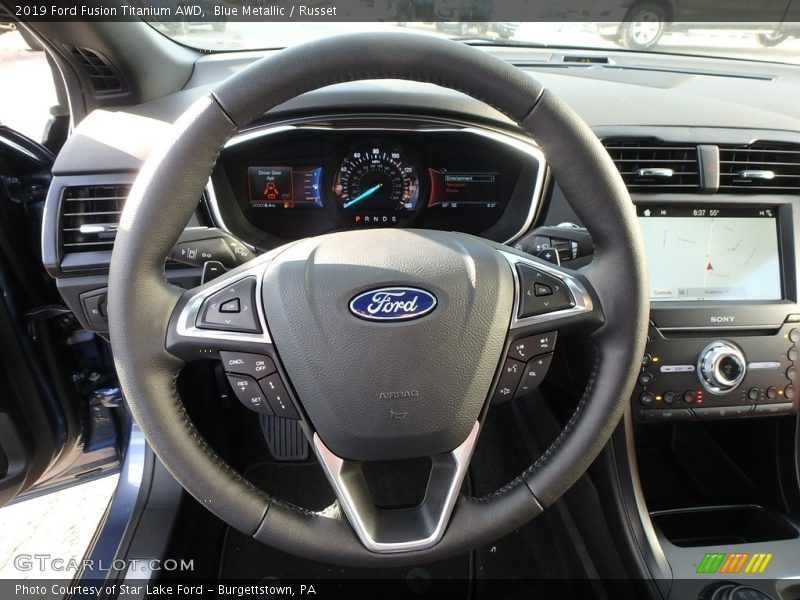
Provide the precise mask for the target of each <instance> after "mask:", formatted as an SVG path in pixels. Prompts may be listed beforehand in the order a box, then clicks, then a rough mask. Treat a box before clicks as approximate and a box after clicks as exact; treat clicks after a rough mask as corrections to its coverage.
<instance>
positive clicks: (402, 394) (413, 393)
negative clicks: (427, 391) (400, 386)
mask: <svg viewBox="0 0 800 600" xmlns="http://www.w3.org/2000/svg"><path fill="white" fill-rule="evenodd" d="M417 397H419V390H401V391H399V392H381V393H380V394H378V399H379V400H396V399H397V398H417Z"/></svg>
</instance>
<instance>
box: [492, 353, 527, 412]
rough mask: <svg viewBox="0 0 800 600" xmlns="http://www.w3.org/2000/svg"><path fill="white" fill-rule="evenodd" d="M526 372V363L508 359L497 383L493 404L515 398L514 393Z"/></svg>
mask: <svg viewBox="0 0 800 600" xmlns="http://www.w3.org/2000/svg"><path fill="white" fill-rule="evenodd" d="M524 370H525V363H524V362H520V361H518V360H514V359H513V358H507V359H506V362H504V363H503V372H502V373H501V374H500V380H499V381H498V382H497V387H496V388H495V390H494V395H493V396H492V402H503V401H505V400H511V398H513V397H514V392H515V391H516V390H517V385H518V384H519V380H520V378H521V377H522V374H523V372H524Z"/></svg>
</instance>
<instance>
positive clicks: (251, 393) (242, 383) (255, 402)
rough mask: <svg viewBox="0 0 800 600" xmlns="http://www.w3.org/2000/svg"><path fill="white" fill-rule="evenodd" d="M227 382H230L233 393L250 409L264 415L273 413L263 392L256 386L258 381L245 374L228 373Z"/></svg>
mask: <svg viewBox="0 0 800 600" xmlns="http://www.w3.org/2000/svg"><path fill="white" fill-rule="evenodd" d="M228 383H230V384H231V388H232V389H233V393H234V394H236V397H237V398H238V399H239V402H241V403H242V404H244V405H245V406H246V407H247V408H249V409H250V410H254V411H256V412H258V413H264V414H266V415H272V414H275V413H273V412H272V409H271V408H270V406H269V402H267V399H266V397H265V396H264V392H262V391H261V388H260V387H259V386H258V382H257V381H256V380H255V379H253V378H252V377H248V376H247V375H228Z"/></svg>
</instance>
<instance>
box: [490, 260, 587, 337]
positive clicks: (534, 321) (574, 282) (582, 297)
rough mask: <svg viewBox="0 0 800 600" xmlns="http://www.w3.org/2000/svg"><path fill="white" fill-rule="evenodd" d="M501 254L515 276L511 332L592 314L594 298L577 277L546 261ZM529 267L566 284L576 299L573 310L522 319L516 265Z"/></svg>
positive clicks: (520, 292) (520, 293)
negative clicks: (565, 318)
mask: <svg viewBox="0 0 800 600" xmlns="http://www.w3.org/2000/svg"><path fill="white" fill-rule="evenodd" d="M500 254H502V255H503V257H505V259H506V260H507V261H508V263H509V264H510V265H511V272H512V274H513V275H514V289H515V290H516V293H515V294H514V311H513V313H512V315H511V325H510V326H509V329H510V330H512V331H513V330H514V329H518V328H520V327H526V326H529V325H538V324H539V323H547V322H550V321H558V320H559V319H563V318H564V317H571V316H575V315H580V314H584V313H590V312H592V310H593V309H594V303H593V302H592V297H591V296H590V295H589V292H588V291H587V290H586V288H585V287H584V285H583V284H582V283H581V282H580V280H579V279H578V278H577V277H574V276H572V275H570V274H569V273H567V272H566V271H565V270H562V269H556V268H554V267H551V266H550V265H549V264H547V263H545V262H544V261H537V260H533V259H527V258H524V257H522V256H519V255H518V254H513V253H511V252H505V251H503V250H500ZM518 264H521V265H528V266H530V267H533V268H534V269H537V270H539V271H542V272H544V273H546V274H548V275H551V276H552V277H556V278H557V279H560V280H561V281H562V282H564V285H566V286H567V289H568V290H569V291H570V293H571V294H572V297H573V298H574V299H575V306H573V307H571V308H565V309H562V310H556V311H553V312H550V313H545V314H542V315H534V316H532V317H520V316H519V308H520V304H521V302H520V298H521V295H522V283H521V282H520V280H519V273H518V272H517V269H516V265H518Z"/></svg>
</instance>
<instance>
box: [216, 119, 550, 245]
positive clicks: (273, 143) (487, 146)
mask: <svg viewBox="0 0 800 600" xmlns="http://www.w3.org/2000/svg"><path fill="white" fill-rule="evenodd" d="M545 174H546V170H545V168H544V159H543V157H542V155H541V152H540V151H539V149H538V148H537V147H536V146H535V145H534V144H532V143H531V142H530V141H529V140H526V139H524V138H519V137H515V136H513V135H511V134H509V133H505V132H502V131H498V130H497V129H491V128H487V127H480V126H475V125H464V124H459V123H457V122H446V121H441V120H425V119H415V120H403V119H399V118H394V119H392V118H390V117H383V118H374V119H369V118H361V119H354V118H348V119H333V120H330V119H328V120H324V121H320V119H315V120H310V121H307V122H300V123H293V124H292V125H291V126H286V125H284V126H277V127H262V128H256V129H254V130H252V131H246V132H243V133H242V134H241V135H239V136H237V137H235V138H233V140H231V142H229V143H228V145H227V146H226V147H225V149H224V150H223V152H222V154H221V156H220V160H219V166H218V168H217V170H216V172H215V173H214V176H213V177H212V181H211V183H210V185H211V186H212V188H213V193H212V194H211V198H210V202H211V204H212V209H213V211H214V212H215V214H216V216H217V217H218V219H219V220H220V221H222V222H224V223H225V224H226V227H227V228H228V229H230V230H231V231H232V232H234V233H235V234H239V235H241V236H242V237H243V239H245V240H246V241H250V242H251V243H253V244H254V245H259V243H260V241H262V240H263V239H264V238H263V237H261V234H263V236H268V238H269V239H272V238H275V239H280V240H294V239H299V238H302V237H307V236H312V235H319V234H322V233H327V232H330V231H336V230H341V229H357V228H363V227H371V228H382V227H418V228H426V229H444V230H451V231H462V232H466V233H472V234H476V235H482V236H484V237H487V238H489V239H493V240H495V241H499V242H508V241H513V240H515V239H516V238H518V237H519V236H520V235H521V234H522V233H524V232H525V231H526V230H527V229H528V228H529V227H530V225H531V223H532V222H533V220H534V218H535V215H536V210H537V207H538V206H539V205H540V199H541V198H540V197H541V194H542V189H543V185H544V181H545ZM254 234H255V238H258V239H254ZM266 245H267V246H269V245H270V242H269V241H268V242H266Z"/></svg>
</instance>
